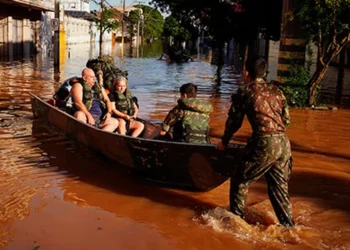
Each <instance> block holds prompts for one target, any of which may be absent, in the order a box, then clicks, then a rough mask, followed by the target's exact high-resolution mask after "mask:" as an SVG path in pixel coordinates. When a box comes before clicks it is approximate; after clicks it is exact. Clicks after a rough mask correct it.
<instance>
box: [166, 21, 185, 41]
mask: <svg viewBox="0 0 350 250" xmlns="http://www.w3.org/2000/svg"><path fill="white" fill-rule="evenodd" d="M163 35H164V36H165V37H173V38H174V40H175V41H178V42H183V41H186V40H188V39H189V38H190V36H191V34H190V32H189V31H188V30H186V29H185V28H184V27H183V26H182V25H181V24H180V21H178V20H177V19H176V18H175V17H173V16H172V15H170V16H167V17H166V18H165V23H164V30H163Z"/></svg>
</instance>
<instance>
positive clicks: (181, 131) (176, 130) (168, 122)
mask: <svg viewBox="0 0 350 250" xmlns="http://www.w3.org/2000/svg"><path fill="white" fill-rule="evenodd" d="M212 111H213V106H212V105H211V103H209V102H207V101H203V100H199V99H196V98H184V99H179V100H178V105H177V106H176V107H174V108H173V109H172V110H170V112H169V113H168V115H167V116H166V118H165V120H164V121H163V123H162V130H163V131H166V132H168V131H169V130H170V128H171V127H173V138H174V140H175V141H184V142H190V143H207V142H208V140H209V137H208V135H209V114H210V113H211V112H212Z"/></svg>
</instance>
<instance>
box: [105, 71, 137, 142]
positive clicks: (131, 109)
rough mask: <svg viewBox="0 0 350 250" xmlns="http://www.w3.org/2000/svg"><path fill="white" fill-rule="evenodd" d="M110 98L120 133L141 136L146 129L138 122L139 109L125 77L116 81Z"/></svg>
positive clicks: (120, 77)
mask: <svg viewBox="0 0 350 250" xmlns="http://www.w3.org/2000/svg"><path fill="white" fill-rule="evenodd" d="M108 97H109V98H110V101H111V104H112V113H113V117H116V118H117V119H118V121H119V127H118V133H119V134H121V135H125V134H130V135H131V136H134V137H137V136H139V135H140V134H141V132H142V131H143V129H144V124H143V123H142V122H139V121H137V120H136V117H137V115H138V112H139V109H138V107H137V105H136V103H135V97H134V96H133V95H132V94H131V92H130V91H129V89H128V81H127V79H126V78H125V77H124V76H119V77H117V78H115V79H114V81H113V88H112V90H111V92H110V93H109V95H108Z"/></svg>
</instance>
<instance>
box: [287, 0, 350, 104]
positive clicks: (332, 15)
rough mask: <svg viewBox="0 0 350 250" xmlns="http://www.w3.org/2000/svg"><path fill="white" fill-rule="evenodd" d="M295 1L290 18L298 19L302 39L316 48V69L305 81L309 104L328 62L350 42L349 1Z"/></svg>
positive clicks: (316, 92) (315, 97)
mask: <svg viewBox="0 0 350 250" xmlns="http://www.w3.org/2000/svg"><path fill="white" fill-rule="evenodd" d="M297 2H298V5H297V8H296V10H295V12H294V15H291V18H294V17H296V18H297V20H298V22H299V23H300V27H301V28H302V30H303V34H304V36H305V38H306V39H308V40H309V41H312V42H314V43H315V44H316V45H317V47H318V54H317V62H316V71H315V73H314V74H313V76H312V77H311V78H310V81H309V83H308V88H309V104H310V105H313V104H315V103H316V100H317V94H318V92H319V90H320V88H321V82H322V78H323V76H324V75H325V72H326V70H327V69H328V66H329V64H330V62H331V61H332V60H333V59H334V58H335V57H336V56H337V55H338V54H339V53H340V51H341V50H342V49H343V48H344V47H345V46H347V45H348V44H349V43H350V17H349V13H350V0H299V1H297Z"/></svg>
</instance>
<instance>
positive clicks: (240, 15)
mask: <svg viewBox="0 0 350 250" xmlns="http://www.w3.org/2000/svg"><path fill="white" fill-rule="evenodd" d="M151 3H152V4H154V5H155V6H156V7H158V8H160V9H161V10H162V11H163V12H171V15H172V16H173V17H174V18H175V19H176V20H178V21H179V22H180V24H181V26H182V27H185V28H186V29H187V30H189V31H190V32H192V33H195V35H197V36H198V31H201V30H204V31H205V32H206V35H210V36H212V37H213V38H214V39H215V40H216V41H217V42H218V43H220V44H223V43H224V42H226V41H228V40H229V39H231V38H235V39H236V40H252V39H253V40H254V39H256V38H257V35H258V33H259V32H261V33H263V34H265V35H266V36H267V37H268V38H269V39H273V40H278V39H279V35H280V21H281V15H282V14H281V10H282V1H268V0H259V1H257V0H235V1H232V0H211V1H203V0H151ZM267 17H268V18H267Z"/></svg>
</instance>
